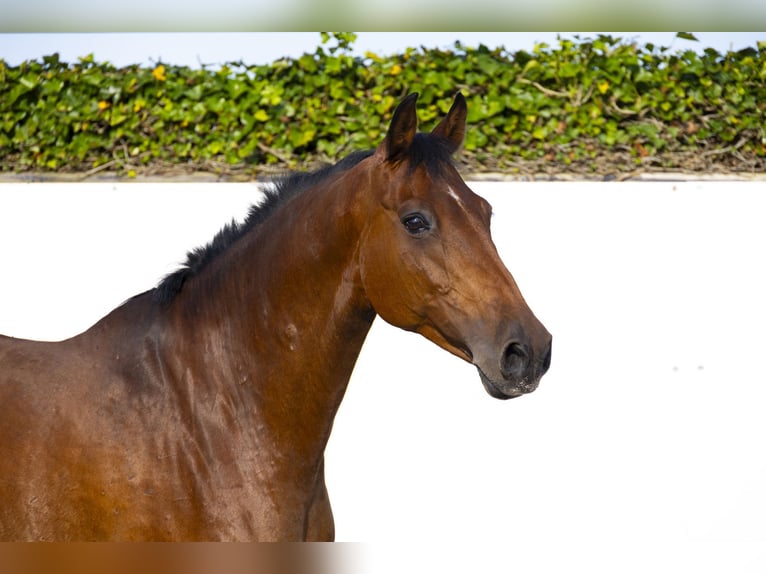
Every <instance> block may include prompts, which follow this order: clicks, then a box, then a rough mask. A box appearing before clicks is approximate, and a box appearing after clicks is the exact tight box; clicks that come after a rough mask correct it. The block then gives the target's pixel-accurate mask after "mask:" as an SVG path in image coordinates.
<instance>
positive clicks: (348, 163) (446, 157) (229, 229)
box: [153, 133, 452, 305]
mask: <svg viewBox="0 0 766 574" xmlns="http://www.w3.org/2000/svg"><path fill="white" fill-rule="evenodd" d="M373 153H374V150H367V151H357V152H354V153H352V154H350V155H348V156H346V157H345V158H343V159H342V160H340V161H339V162H338V163H336V164H334V165H331V166H327V167H323V168H321V169H319V170H316V171H312V172H296V173H291V174H289V175H286V176H284V177H281V178H278V179H276V180H274V181H273V182H272V184H273V185H272V187H270V188H269V189H267V190H265V198H264V199H263V201H261V202H260V203H258V204H257V205H252V206H251V207H250V210H249V212H248V214H247V217H246V218H245V220H244V221H243V222H242V223H237V222H236V221H235V220H232V221H231V223H229V224H227V225H225V226H224V227H223V228H222V229H221V230H220V231H219V232H218V233H217V234H216V235H215V237H213V239H212V240H211V241H210V242H209V243H208V244H207V245H205V246H202V247H197V248H196V249H194V250H192V251H189V252H188V253H187V255H186V261H185V262H184V263H183V264H182V265H181V267H180V268H179V269H178V270H176V271H174V272H172V273H170V274H169V275H167V276H166V277H165V278H164V279H163V280H162V281H161V282H160V283H159V284H158V285H157V287H156V288H155V289H154V293H153V296H154V300H155V301H156V302H158V303H160V304H161V305H166V304H168V303H170V302H171V301H172V300H173V299H174V298H175V296H176V295H177V294H178V293H180V292H181V289H183V286H184V283H186V281H187V280H188V279H190V278H191V277H193V276H195V275H197V274H198V273H199V272H200V271H202V270H203V269H204V268H205V267H206V266H207V265H208V264H209V263H210V262H211V261H213V260H214V259H216V258H217V257H218V256H219V255H220V254H221V253H223V252H224V251H226V250H227V249H228V248H229V246H231V245H232V244H233V243H235V242H236V241H237V240H239V239H240V238H241V237H243V236H244V235H246V234H247V233H248V232H249V231H251V230H252V229H253V228H255V227H257V226H258V225H260V224H261V223H262V222H264V221H265V220H266V219H268V218H269V216H271V214H272V213H274V212H275V211H276V210H277V209H278V208H279V207H280V206H282V205H283V204H285V203H286V202H287V201H288V200H289V199H291V198H293V197H295V196H296V195H298V194H300V193H302V192H303V191H305V190H306V189H308V188H310V187H313V186H314V185H317V184H318V183H320V182H321V181H323V180H324V179H325V178H327V177H329V176H331V175H333V174H335V173H338V172H341V171H346V170H349V169H351V168H352V167H354V166H355V165H357V164H358V163H360V162H361V161H362V160H364V159H365V158H368V157H370V156H371V155H372V154H373ZM450 156H451V153H450V148H449V145H448V143H447V142H445V141H444V140H442V139H441V138H437V137H434V136H432V135H430V134H422V133H421V134H417V135H416V136H415V139H414V140H413V142H412V145H411V146H410V149H409V157H408V160H409V169H410V170H414V169H415V168H416V167H417V166H419V165H421V164H425V166H426V169H427V170H428V172H429V173H430V174H431V175H432V176H438V175H440V174H443V173H444V172H445V167H446V166H447V165H452V164H451V158H450Z"/></svg>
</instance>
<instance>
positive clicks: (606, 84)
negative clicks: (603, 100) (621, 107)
mask: <svg viewBox="0 0 766 574" xmlns="http://www.w3.org/2000/svg"><path fill="white" fill-rule="evenodd" d="M608 89H609V82H608V81H607V80H601V81H600V82H599V83H598V91H599V92H601V93H602V94H605V93H606V91H607V90H608Z"/></svg>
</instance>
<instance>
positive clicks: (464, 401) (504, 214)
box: [0, 182, 766, 573]
mask: <svg viewBox="0 0 766 574" xmlns="http://www.w3.org/2000/svg"><path fill="white" fill-rule="evenodd" d="M471 186H472V187H473V189H474V190H475V191H477V192H478V193H480V194H481V195H484V196H485V197H486V198H487V199H489V200H490V202H491V203H492V204H493V206H494V210H495V217H494V219H493V234H494V237H495V240H496V243H497V244H498V247H499V249H500V252H501V255H502V256H503V258H504V260H505V261H506V263H507V266H508V268H509V269H510V270H511V273H512V274H513V275H514V276H515V277H516V279H517V281H518V283H519V284H520V287H521V289H522V291H523V292H524V294H525V296H526V298H527V301H528V303H529V304H530V306H531V307H532V309H533V310H534V311H535V313H536V314H537V316H538V317H539V318H540V319H541V321H543V323H544V324H545V325H546V327H547V328H548V330H550V331H551V332H552V333H553V336H554V339H553V362H552V367H551V370H550V372H549V374H548V375H546V377H545V378H544V379H543V381H542V383H541V385H540V388H539V389H538V390H537V391H536V392H535V393H533V394H531V395H528V396H525V397H522V398H519V399H515V400H512V401H497V400H495V399H492V398H491V397H489V395H487V394H486V393H485V392H484V390H483V388H482V386H481V383H480V381H479V378H478V375H477V373H476V372H475V370H474V369H473V368H472V367H470V366H469V365H466V364H464V363H462V362H461V361H460V360H459V359H456V358H454V357H452V356H451V355H448V354H447V353H445V352H444V351H441V350H440V349H438V348H436V347H435V346H433V345H432V344H430V343H429V342H427V341H426V340H424V339H422V338H420V337H418V336H416V335H412V334H409V333H404V332H402V331H399V330H397V329H393V328H391V327H389V326H388V325H385V324H384V323H382V322H380V321H379V320H378V321H376V324H375V325H374V327H373V330H372V332H371V333H370V337H369V339H368V341H367V343H366V345H365V348H364V349H363V351H362V354H361V356H360V359H359V362H358V364H357V369H356V371H355V373H354V376H353V378H352V380H351V383H350V385H349V389H348V393H347V395H346V398H345V400H344V402H343V405H342V406H341V409H340V412H339V414H338V417H337V419H336V425H335V429H334V431H333V437H332V438H331V442H330V445H329V447H328V451H327V475H328V484H329V489H330V497H331V500H332V502H333V506H334V509H335V517H336V526H337V536H338V539H339V540H349V541H365V542H366V544H365V546H364V552H363V553H362V555H363V560H364V564H363V566H360V570H364V572H375V573H378V572H380V573H383V572H482V573H487V572H511V571H513V572H525V573H529V572H546V573H548V572H589V573H594V572H596V573H600V572H604V573H613V572H621V573H623V572H637V573H638V572H641V573H643V572H652V573H664V572H668V573H677V572H695V573H708V572H709V573H718V572H727V573H751V572H759V571H763V570H764V567H766V489H764V484H765V483H766V456H765V455H766V452H764V451H765V450H766V449H764V446H763V445H764V438H765V437H766V416H764V411H765V410H766V367H765V366H764V362H763V350H764V347H765V345H764V343H766V336H765V335H764V325H765V324H766V303H764V294H766V278H765V277H764V273H763V267H764V265H763V259H764V257H763V252H764V246H765V245H766V226H764V221H763V219H764V214H766V209H765V208H766V195H764V189H763V186H764V184H763V183H757V182H755V183H742V182H740V183H732V182H725V183H637V182H636V183H474V184H471ZM257 198H258V191H257V188H256V187H255V186H253V185H248V184H164V185H159V184H135V183H134V184H83V185H70V184H6V185H0V333H3V334H6V335H15V336H19V337H31V338H38V339H57V338H62V337H66V336H69V335H73V334H75V333H77V332H78V331H80V330H82V329H85V328H87V327H88V326H89V325H90V324H92V323H93V322H95V321H96V320H97V319H98V318H100V317H101V316H103V315H104V314H105V313H107V312H108V311H109V310H110V309H112V308H113V307H115V306H116V305H118V304H120V303H121V302H122V301H123V300H124V299H126V298H127V297H129V296H131V295H133V294H135V293H138V292H139V291H142V290H145V289H148V288H150V287H152V286H153V285H154V284H155V283H156V282H157V281H158V279H159V278H160V277H162V276H163V275H164V274H165V273H167V272H169V271H171V270H172V269H173V268H174V265H175V264H176V263H178V262H179V261H181V260H182V259H183V258H184V254H185V252H186V251H187V250H188V249H191V248H193V247H196V246H197V245H199V244H201V243H204V242H206V241H207V240H208V239H210V238H211V237H212V235H213V234H214V233H215V231H217V230H218V229H219V228H220V227H221V226H222V225H223V224H224V223H225V222H227V221H228V220H230V219H231V218H232V217H238V218H239V217H242V216H243V215H244V213H245V210H246V206H247V205H248V204H249V203H250V202H252V201H254V200H256V199H257Z"/></svg>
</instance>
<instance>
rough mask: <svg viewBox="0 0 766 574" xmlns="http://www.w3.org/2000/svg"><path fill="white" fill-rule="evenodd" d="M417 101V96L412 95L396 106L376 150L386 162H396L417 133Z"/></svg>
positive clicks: (407, 148)
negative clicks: (385, 132) (383, 137)
mask: <svg viewBox="0 0 766 574" xmlns="http://www.w3.org/2000/svg"><path fill="white" fill-rule="evenodd" d="M417 100H418V94H417V93H413V94H410V95H409V96H407V97H406V98H404V99H403V100H402V101H401V103H400V104H399V105H398V106H396V110H394V117H393V119H392V120H391V125H390V126H389V127H388V133H387V134H386V137H385V139H383V142H382V143H381V144H380V147H379V148H378V153H381V152H382V153H383V154H384V157H385V159H386V161H397V160H399V159H401V158H402V157H403V156H404V155H405V154H406V152H407V150H409V149H410V144H412V140H413V139H414V138H415V134H416V133H417V131H418V115H417V112H416V110H415V102H417Z"/></svg>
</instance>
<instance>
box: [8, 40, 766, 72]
mask: <svg viewBox="0 0 766 574" xmlns="http://www.w3.org/2000/svg"><path fill="white" fill-rule="evenodd" d="M606 33H607V34H612V35H613V36H616V37H621V38H625V39H630V40H631V41H636V42H638V43H640V44H645V43H649V42H651V43H654V44H655V45H658V46H667V47H670V49H671V50H673V51H676V50H686V49H692V50H698V51H702V50H704V49H705V48H708V47H710V48H714V49H716V50H718V51H719V52H725V51H727V50H731V49H733V50H739V49H742V48H745V47H755V46H756V45H757V42H758V41H766V32H694V35H695V36H696V38H697V39H698V40H699V41H697V42H695V41H691V40H686V39H683V38H679V37H676V33H675V32H606ZM596 34H597V33H596V32H361V33H359V34H358V37H357V40H356V41H355V43H354V53H355V54H357V55H363V54H364V53H365V52H367V51H371V52H374V53H376V54H378V55H379V56H386V55H391V54H396V53H401V52H402V51H403V50H404V49H405V48H407V47H417V46H421V45H423V46H426V47H429V48H435V47H441V48H447V47H451V46H453V45H454V42H455V41H456V40H460V41H461V42H462V43H463V44H465V45H469V46H477V45H479V44H480V43H483V44H485V45H487V46H489V47H491V48H494V47H498V46H504V47H505V48H506V49H508V50H510V51H516V50H531V49H532V48H533V47H534V45H535V43H537V42H545V43H548V44H549V45H551V46H556V45H557V44H558V39H557V38H558V36H562V37H566V38H572V37H573V36H574V35H579V36H580V37H582V38H587V37H595V35H596ZM320 42H321V39H320V35H319V33H317V32H207V33H194V32H173V33H163V32H154V33H150V32H141V33H6V34H0V58H2V59H3V60H5V62H6V63H7V64H9V65H12V66H15V65H18V64H20V63H21V62H23V61H24V60H33V59H40V58H41V57H42V56H44V55H50V54H53V53H55V52H58V53H59V55H60V56H61V58H62V60H64V61H67V62H73V61H77V58H78V57H80V56H86V55H88V54H90V53H93V54H94V55H95V58H96V61H99V62H103V61H108V62H111V63H112V64H114V65H115V66H118V67H119V66H125V65H130V64H135V63H138V64H143V65H147V66H150V65H152V64H153V63H157V62H164V63H168V64H174V65H180V66H190V67H199V66H200V65H201V64H205V65H210V66H213V67H215V66H216V65H220V64H222V63H225V62H231V61H240V60H242V61H244V62H245V63H247V64H265V63H270V62H273V61H274V60H277V59H279V58H281V57H285V56H288V57H297V56H300V55H302V54H304V53H307V52H308V53H313V52H314V50H315V49H316V47H317V46H318V45H319V44H320Z"/></svg>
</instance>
